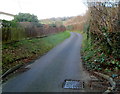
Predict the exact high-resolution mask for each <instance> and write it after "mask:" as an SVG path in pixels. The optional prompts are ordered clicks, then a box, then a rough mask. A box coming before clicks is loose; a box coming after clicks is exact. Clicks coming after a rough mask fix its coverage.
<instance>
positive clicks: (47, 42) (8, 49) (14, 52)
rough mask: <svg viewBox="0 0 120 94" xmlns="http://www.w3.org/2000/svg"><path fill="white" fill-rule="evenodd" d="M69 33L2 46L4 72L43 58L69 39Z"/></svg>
mask: <svg viewBox="0 0 120 94" xmlns="http://www.w3.org/2000/svg"><path fill="white" fill-rule="evenodd" d="M69 36H70V33H69V32H68V31H66V32H61V33H58V34H54V35H50V36H48V37H44V38H33V39H27V40H22V41H19V42H15V43H9V44H3V45H2V69H3V70H2V71H3V73H4V72H6V71H7V70H8V69H10V68H12V67H14V66H16V65H18V64H25V63H28V62H31V61H32V60H35V59H36V58H38V57H39V56H42V55H43V54H45V53H46V52H48V51H49V50H50V49H52V48H53V47H55V46H56V45H57V44H59V43H61V42H62V41H63V40H65V39H66V38H68V37H69Z"/></svg>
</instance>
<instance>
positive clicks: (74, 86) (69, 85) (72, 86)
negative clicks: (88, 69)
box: [63, 79, 84, 89]
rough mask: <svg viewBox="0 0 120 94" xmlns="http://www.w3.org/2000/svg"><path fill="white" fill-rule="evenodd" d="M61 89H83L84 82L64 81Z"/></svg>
mask: <svg viewBox="0 0 120 94" xmlns="http://www.w3.org/2000/svg"><path fill="white" fill-rule="evenodd" d="M63 88H66V89H83V88H84V82H83V81H80V80H71V79H66V80H65V81H64V83H63Z"/></svg>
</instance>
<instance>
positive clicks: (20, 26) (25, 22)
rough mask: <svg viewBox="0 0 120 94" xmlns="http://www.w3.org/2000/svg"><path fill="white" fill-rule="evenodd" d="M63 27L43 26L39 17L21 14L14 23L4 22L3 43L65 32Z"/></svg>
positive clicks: (15, 18)
mask: <svg viewBox="0 0 120 94" xmlns="http://www.w3.org/2000/svg"><path fill="white" fill-rule="evenodd" d="M65 30H66V28H65V27H64V26H63V25H60V26H56V25H51V24H50V25H46V24H41V23H40V22H39V20H38V18H37V16H35V15H33V14H29V13H19V14H18V15H16V16H15V17H14V19H13V20H12V21H6V20H2V41H3V42H4V43H6V42H11V41H18V40H21V39H25V38H31V37H39V36H44V35H49V34H52V33H58V32H63V31H65Z"/></svg>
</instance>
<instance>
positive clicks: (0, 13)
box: [0, 12, 15, 17]
mask: <svg viewBox="0 0 120 94" xmlns="http://www.w3.org/2000/svg"><path fill="white" fill-rule="evenodd" d="M0 14H5V15H8V16H12V17H14V16H15V15H14V14H10V13H5V12H0Z"/></svg>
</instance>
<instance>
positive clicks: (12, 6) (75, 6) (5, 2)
mask: <svg viewBox="0 0 120 94" xmlns="http://www.w3.org/2000/svg"><path fill="white" fill-rule="evenodd" d="M86 10H87V7H86V6H85V5H84V4H83V3H82V0H0V11H2V12H7V13H11V14H18V13H19V12H22V13H31V14H35V15H37V17H38V18H39V19H45V18H51V17H64V16H77V15H83V14H84V13H85V12H86Z"/></svg>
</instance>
